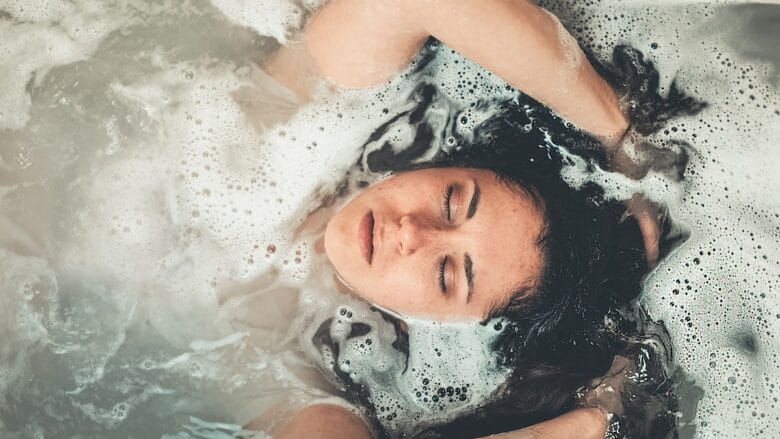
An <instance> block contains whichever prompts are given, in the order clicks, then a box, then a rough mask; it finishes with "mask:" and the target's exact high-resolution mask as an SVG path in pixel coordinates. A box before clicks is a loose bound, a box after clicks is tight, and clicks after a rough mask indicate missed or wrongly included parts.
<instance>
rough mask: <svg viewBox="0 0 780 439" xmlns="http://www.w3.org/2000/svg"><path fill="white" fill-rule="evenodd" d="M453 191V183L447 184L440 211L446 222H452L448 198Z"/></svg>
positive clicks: (450, 197)
mask: <svg viewBox="0 0 780 439" xmlns="http://www.w3.org/2000/svg"><path fill="white" fill-rule="evenodd" d="M454 192H455V185H452V184H451V185H449V186H447V190H446V191H444V203H443V204H442V212H443V213H444V218H445V219H446V220H447V222H448V223H450V222H452V206H450V200H452V194H453V193H454Z"/></svg>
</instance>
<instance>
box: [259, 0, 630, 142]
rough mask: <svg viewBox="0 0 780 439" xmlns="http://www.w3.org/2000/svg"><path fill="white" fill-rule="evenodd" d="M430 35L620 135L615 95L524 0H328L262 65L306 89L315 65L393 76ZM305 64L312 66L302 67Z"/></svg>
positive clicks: (335, 77)
mask: <svg viewBox="0 0 780 439" xmlns="http://www.w3.org/2000/svg"><path fill="white" fill-rule="evenodd" d="M357 35H359V36H360V37H359V38H357V37H356V36H357ZM429 36H434V37H436V38H437V39H439V40H441V41H442V42H443V43H445V44H447V45H448V46H449V47H451V48H453V49H455V50H457V51H458V52H460V53H461V54H463V55H464V56H466V57H468V58H470V59H472V60H474V61H475V62H477V63H479V64H481V65H482V66H484V67H485V68H487V69H488V70H490V71H492V72H494V73H496V74H497V75H498V76H500V77H502V78H503V79H505V80H506V81H507V82H509V83H510V84H512V85H513V86H515V87H516V88H518V89H520V90H522V91H523V92H524V93H527V94H529V95H530V96H532V97H534V98H535V99H537V100H539V101H540V102H543V103H545V104H546V105H548V106H549V107H551V108H553V109H555V110H556V111H557V112H558V113H560V114H561V115H562V116H564V117H565V118H566V119H568V120H570V121H571V122H573V123H574V124H575V125H577V126H579V127H581V128H582V129H585V130H586V131H589V132H591V133H593V134H595V135H597V136H600V137H602V138H605V139H607V138H610V139H615V140H616V139H617V138H619V137H620V136H622V134H623V133H624V132H625V130H626V128H627V126H628V122H627V120H626V117H625V115H624V114H623V112H622V111H621V109H620V105H619V101H618V98H617V96H616V95H615V92H614V91H613V90H612V89H611V88H610V87H609V85H608V84H607V83H606V82H605V81H604V80H603V79H602V78H601V77H600V76H598V74H597V73H596V72H595V71H594V70H593V67H592V66H591V65H590V64H589V63H588V62H587V60H586V59H585V56H584V54H583V53H582V50H580V48H579V47H578V46H577V44H576V42H575V41H574V40H573V38H572V37H571V35H569V34H568V33H567V32H566V30H565V29H563V27H562V26H561V25H560V23H559V22H558V20H557V19H556V18H555V17H554V16H553V15H551V14H549V13H548V12H546V11H545V10H544V9H542V8H540V7H538V6H536V5H534V4H533V3H530V2H528V1H526V0H387V1H371V2H366V1H361V0H332V1H331V2H330V3H328V5H327V6H325V7H324V8H322V10H321V11H319V12H318V13H317V15H315V16H314V17H313V18H312V20H311V21H310V22H309V24H308V25H307V27H306V30H305V33H304V37H303V42H302V44H299V45H297V46H293V47H292V48H283V49H282V50H280V51H279V53H278V54H277V56H275V57H274V58H272V59H271V60H270V61H269V62H268V63H267V64H266V66H265V67H266V69H267V70H268V71H269V72H270V73H271V74H272V75H274V76H275V77H277V79H279V80H280V81H283V82H284V83H285V84H287V85H288V86H290V87H291V88H293V89H294V90H296V91H298V92H299V93H300V94H301V95H303V96H306V95H307V94H308V91H309V88H308V87H309V86H310V84H311V73H312V72H313V71H317V72H319V74H320V75H322V76H325V77H327V78H329V79H331V80H332V81H333V82H335V83H336V84H339V85H342V86H346V87H366V86H371V85H376V84H378V83H380V82H382V81H385V80H387V79H389V78H390V77H392V76H393V75H395V74H396V73H398V71H400V70H401V69H402V68H403V67H404V66H406V65H407V64H408V63H409V61H410V60H411V58H412V57H413V56H414V55H415V54H416V53H417V51H418V49H419V48H420V46H421V45H422V43H423V42H424V41H425V40H426V39H427V38H428V37H429ZM507 54H511V56H507ZM308 62H313V63H314V64H315V66H314V67H309V68H307V69H303V70H300V69H299V68H300V66H301V65H306V64H307V63H308ZM296 66H297V67H296ZM296 68H298V69H299V70H297V71H298V73H297V74H295V73H293V72H292V70H295V69H296Z"/></svg>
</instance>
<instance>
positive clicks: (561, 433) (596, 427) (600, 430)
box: [483, 408, 607, 439]
mask: <svg viewBox="0 0 780 439" xmlns="http://www.w3.org/2000/svg"><path fill="white" fill-rule="evenodd" d="M606 432H607V421H606V418H605V416H604V414H602V413H601V411H600V410H599V409H595V408H581V409H576V410H572V411H570V412H569V413H566V414H563V415H561V416H558V417H557V418H553V419H550V420H549V421H544V422H540V423H538V424H534V425H532V426H530V427H527V428H523V429H521V430H516V431H510V432H507V433H501V434H495V435H492V436H487V437H485V438H483V439H603V438H604V436H605V434H606Z"/></svg>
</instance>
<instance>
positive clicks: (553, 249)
mask: <svg viewBox="0 0 780 439" xmlns="http://www.w3.org/2000/svg"><path fill="white" fill-rule="evenodd" d="M591 62H592V63H593V64H594V65H595V66H596V68H597V70H599V71H600V73H601V74H602V75H604V76H605V77H606V78H607V79H608V81H609V82H610V83H611V84H612V85H613V86H614V87H615V88H617V89H618V90H621V91H622V92H624V94H625V95H627V96H628V100H629V103H630V105H629V108H630V110H629V116H630V118H631V120H632V122H633V123H634V124H635V125H636V126H637V130H638V131H640V132H643V133H645V134H646V133H649V132H652V131H655V130H657V129H659V128H660V127H661V126H662V125H663V122H665V121H666V120H668V119H669V118H672V117H674V116H676V115H679V114H695V113H696V112H698V111H699V110H700V109H701V108H702V107H703V104H701V103H699V102H697V101H695V100H693V99H691V98H689V97H687V96H685V95H684V94H683V93H681V92H680V91H679V90H677V88H676V87H675V86H674V84H672V87H671V91H670V93H669V94H668V95H667V96H661V95H660V94H659V93H658V74H657V72H656V70H655V69H654V68H653V65H652V63H650V62H647V61H645V60H644V59H643V57H642V55H641V53H639V52H638V51H636V50H634V49H631V48H629V47H625V46H621V47H618V48H616V50H615V53H614V56H613V59H612V62H611V63H604V64H602V63H599V62H598V61H597V60H595V59H593V58H591ZM442 99H446V98H444V97H442V96H441V95H440V94H439V92H438V90H437V89H436V87H435V86H432V85H428V84H422V85H420V86H419V87H418V88H417V89H416V90H415V92H414V93H413V94H412V96H411V97H410V101H411V102H416V104H417V105H415V106H413V107H412V108H411V109H408V110H407V111H404V112H401V113H399V114H398V115H397V116H395V117H394V118H392V119H391V120H389V121H388V122H387V123H385V124H384V125H383V126H381V127H379V128H378V129H377V130H376V131H375V133H374V134H373V135H372V136H371V137H370V138H369V140H368V142H367V143H366V149H365V152H364V155H363V157H362V158H361V161H360V164H361V165H362V166H363V167H364V168H367V170H369V171H371V172H388V171H391V172H398V171H408V170H415V169H421V168H429V167H468V168H480V169H488V170H491V171H493V172H494V173H495V174H496V176H497V178H499V179H501V180H502V181H504V182H505V183H507V184H508V185H510V186H512V187H514V188H516V189H518V190H522V191H525V192H526V193H528V194H530V195H532V197H533V198H534V199H536V200H537V201H538V203H537V205H538V206H539V207H540V211H541V212H542V214H543V217H544V231H543V233H542V234H541V236H540V239H539V248H540V250H541V252H542V255H543V261H544V264H543V269H542V272H541V275H540V276H539V278H538V280H537V282H536V283H535V284H534V285H530V286H526V287H524V288H521V289H519V290H518V291H516V292H514V294H513V295H512V298H511V299H510V300H509V301H508V302H507V303H504V304H501V305H500V306H498V307H496V309H494V311H493V313H492V314H493V316H500V317H503V322H504V323H503V325H505V327H504V328H503V332H502V334H501V336H500V337H499V338H498V340H497V341H496V343H495V346H494V348H495V349H496V351H497V352H498V353H499V354H500V357H501V361H502V362H503V363H504V364H505V365H506V366H508V367H510V368H511V370H512V371H513V372H512V374H511V376H510V378H509V380H508V382H507V383H506V385H505V386H504V388H503V389H501V390H500V391H499V392H498V393H497V394H496V398H495V399H494V400H493V401H491V402H490V403H488V404H486V405H485V406H483V407H480V408H479V409H478V410H476V411H475V412H474V413H471V414H469V415H467V416H464V417H461V418H459V419H456V420H454V421H452V422H450V423H449V424H447V425H443V426H437V427H434V428H430V429H428V430H426V431H424V432H423V433H422V434H421V436H423V437H428V436H431V437H436V436H445V437H475V436H480V435H486V434H491V433H497V432H502V431H509V430H514V429H518V428H521V427H524V426H528V425H531V424H534V423H537V422H540V421H543V420H546V419H550V418H552V417H555V416H557V415H560V414H562V413H563V412H565V411H568V410H570V409H572V408H573V407H574V405H575V402H576V401H575V394H576V392H577V391H578V389H581V388H583V387H584V386H586V385H587V384H588V383H589V382H590V381H591V380H593V379H594V378H596V377H599V376H602V375H604V374H605V373H606V372H607V371H608V370H609V369H610V365H611V364H612V361H613V359H614V358H615V356H616V355H617V354H619V353H621V352H627V351H630V350H631V349H632V346H634V347H635V346H636V345H637V344H639V343H640V341H638V340H641V339H642V337H643V336H644V335H645V334H644V333H643V331H644V327H645V321H646V320H648V319H647V316H646V315H645V314H644V313H643V311H642V310H641V307H638V305H637V304H636V298H637V296H638V295H639V293H640V291H641V285H642V279H643V276H644V275H645V274H646V273H647V270H648V265H647V262H646V259H645V254H644V247H643V240H642V235H641V233H640V231H639V228H638V225H637V223H636V221H635V220H634V218H632V217H631V216H630V215H628V214H627V212H626V208H625V206H624V204H623V203H622V202H621V201H619V200H609V199H607V198H605V196H604V191H603V190H602V188H600V187H599V186H598V185H596V184H594V183H585V184H584V185H582V186H581V187H578V188H575V187H572V186H570V185H569V184H567V183H566V182H565V181H563V179H562V177H561V170H562V169H563V168H564V167H565V166H568V165H571V164H572V163H573V159H572V158H571V156H570V155H568V154H570V153H573V154H576V155H577V156H579V157H581V158H583V159H584V160H585V163H586V167H588V168H589V169H590V170H593V169H594V168H595V167H596V166H602V167H605V168H608V167H609V162H608V160H607V157H606V155H605V154H604V153H603V148H602V146H601V144H600V143H599V142H598V141H597V140H596V139H594V138H592V137H591V136H589V135H588V134H586V133H584V132H581V131H579V130H577V129H575V128H573V127H572V126H570V125H569V124H567V123H566V122H564V121H563V120H561V119H560V118H558V117H557V116H556V115H554V114H553V113H552V112H551V111H550V110H549V109H547V108H545V107H544V106H542V105H541V104H539V103H538V102H535V101H534V100H532V99H530V98H529V97H527V96H523V95H521V96H519V97H518V98H517V99H513V100H511V101H506V102H496V101H481V102H477V103H474V104H473V105H472V106H471V107H470V108H467V109H465V110H463V111H461V112H459V113H456V112H451V113H450V116H449V120H448V122H447V123H446V124H442V123H441V122H439V123H437V124H434V123H432V122H431V121H430V120H429V119H428V117H427V111H428V110H429V108H430V107H432V103H434V102H436V103H438V104H439V105H438V106H437V108H439V110H440V109H441V107H442V106H443V105H441V100H442ZM444 106H445V107H446V105H444ZM483 110H489V111H483ZM481 112H485V113H489V114H490V116H489V118H488V119H487V120H484V121H482V122H480V123H476V124H474V125H475V126H474V128H473V130H471V131H469V132H466V133H465V134H464V133H463V132H458V131H457V130H456V129H455V128H454V127H455V126H456V125H457V124H458V122H463V118H465V117H473V115H474V114H480V113H481ZM467 113H468V115H469V116H467V115H466V114H467ZM398 124H404V125H407V126H411V127H413V128H414V132H415V136H414V140H413V141H412V142H411V144H410V145H408V146H407V147H406V148H398V146H397V145H394V144H393V143H392V142H391V141H388V140H387V135H388V133H389V132H390V131H391V130H392V128H393V127H395V126H396V125H398ZM442 126H443V127H444V128H441V127H442ZM437 127H438V128H437ZM436 139H438V140H439V142H438V143H437V142H436V141H435V140H436ZM563 147H565V149H564V148H563ZM650 149H651V151H650V152H653V151H652V148H650ZM656 149H657V151H656V152H657V154H655V157H660V158H661V159H662V160H659V161H658V162H653V161H652V160H651V161H650V162H649V163H645V165H646V167H654V166H655V167H659V166H661V167H665V168H668V167H672V168H675V167H676V169H675V170H674V173H673V174H674V175H676V176H677V177H678V178H682V175H683V172H684V167H685V163H686V161H687V160H686V156H685V148H682V149H677V150H674V151H672V152H670V151H669V150H667V149H664V148H662V147H661V148H656ZM422 157H428V158H429V159H424V160H423V159H421V158H422ZM650 157H651V159H652V157H653V154H650ZM666 225H667V226H668V223H667V224H666ZM667 229H668V227H667ZM670 243H671V241H667V243H666V246H667V247H668V246H669V245H671V244H670ZM663 250H665V249H664V248H662V252H663ZM659 373H661V374H662V375H663V374H664V373H665V371H663V370H661V371H660V372H659ZM663 376H665V375H663ZM661 381H663V380H661ZM658 389H659V387H656V390H658ZM665 401H666V402H667V403H668V404H667V405H668V407H667V408H669V407H671V406H672V405H674V403H675V402H674V399H673V398H672V397H669V398H667V399H666V400H665ZM662 418H663V417H659V418H658V419H656V420H655V421H650V422H654V423H655V424H654V425H656V427H654V428H656V430H658V431H661V430H663V431H667V432H671V431H672V427H673V426H674V420H673V419H672V418H671V416H670V415H667V416H666V418H663V419H662ZM640 430H641V429H639V428H637V429H636V431H640ZM669 434H672V433H669Z"/></svg>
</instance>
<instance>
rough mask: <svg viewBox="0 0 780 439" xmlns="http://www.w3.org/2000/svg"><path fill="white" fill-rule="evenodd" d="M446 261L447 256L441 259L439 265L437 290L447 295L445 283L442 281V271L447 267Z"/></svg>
mask: <svg viewBox="0 0 780 439" xmlns="http://www.w3.org/2000/svg"><path fill="white" fill-rule="evenodd" d="M448 259H449V256H445V257H444V258H442V260H441V263H440V264H439V288H441V291H442V293H444V294H447V282H445V281H444V270H445V268H446V267H447V260H448Z"/></svg>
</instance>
